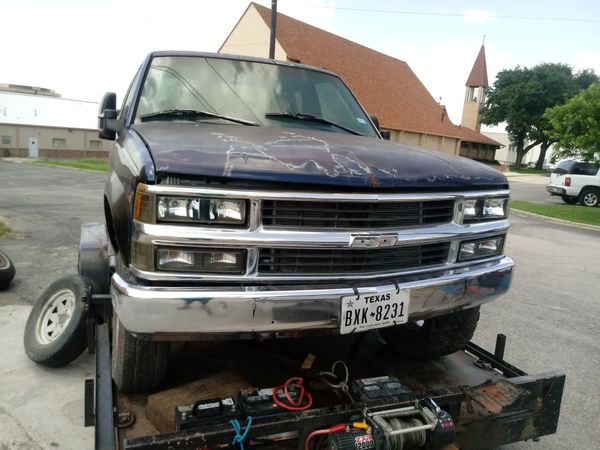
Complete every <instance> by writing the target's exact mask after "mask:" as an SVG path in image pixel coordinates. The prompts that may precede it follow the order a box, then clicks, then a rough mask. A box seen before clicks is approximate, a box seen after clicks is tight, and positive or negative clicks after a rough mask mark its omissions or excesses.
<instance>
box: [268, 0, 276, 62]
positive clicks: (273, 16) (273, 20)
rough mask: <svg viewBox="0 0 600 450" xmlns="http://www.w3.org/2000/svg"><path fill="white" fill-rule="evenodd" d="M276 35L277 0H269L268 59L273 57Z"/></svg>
mask: <svg viewBox="0 0 600 450" xmlns="http://www.w3.org/2000/svg"><path fill="white" fill-rule="evenodd" d="M276 36H277V0H271V41H270V42H269V59H275V37H276Z"/></svg>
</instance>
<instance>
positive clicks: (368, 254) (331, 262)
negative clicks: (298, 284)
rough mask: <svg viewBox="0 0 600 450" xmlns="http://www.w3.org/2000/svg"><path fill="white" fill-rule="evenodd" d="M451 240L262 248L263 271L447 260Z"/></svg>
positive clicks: (383, 267)
mask: <svg viewBox="0 0 600 450" xmlns="http://www.w3.org/2000/svg"><path fill="white" fill-rule="evenodd" d="M449 248H450V244H449V243H441V244H440V243H435V244H424V245H413V246H409V247H394V248H385V249H361V250H354V249H350V250H347V249H287V248H272V249H261V250H260V252H259V259H258V271H259V273H261V274H267V275H280V274H298V275H324V274H347V273H354V272H361V273H376V272H390V271H398V270H402V269H411V268H422V267H426V266H431V265H436V264H443V263H445V262H446V261H447V258H448V251H449Z"/></svg>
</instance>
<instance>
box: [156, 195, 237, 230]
mask: <svg viewBox="0 0 600 450" xmlns="http://www.w3.org/2000/svg"><path fill="white" fill-rule="evenodd" d="M157 202H158V206H157V208H156V213H157V216H156V217H157V221H159V222H197V223H215V224H223V223H224V224H240V225H241V224H243V223H244V222H245V221H246V202H245V201H244V200H228V199H213V198H201V197H193V198H190V197H166V196H165V197H163V196H158V197H157Z"/></svg>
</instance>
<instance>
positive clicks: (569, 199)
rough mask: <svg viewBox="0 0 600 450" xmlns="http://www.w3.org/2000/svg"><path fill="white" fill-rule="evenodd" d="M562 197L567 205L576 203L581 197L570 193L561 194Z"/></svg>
mask: <svg viewBox="0 0 600 450" xmlns="http://www.w3.org/2000/svg"><path fill="white" fill-rule="evenodd" d="M560 198H562V201H563V202H565V203H566V204H567V205H575V204H577V202H578V201H579V198H577V197H572V196H570V195H561V196H560Z"/></svg>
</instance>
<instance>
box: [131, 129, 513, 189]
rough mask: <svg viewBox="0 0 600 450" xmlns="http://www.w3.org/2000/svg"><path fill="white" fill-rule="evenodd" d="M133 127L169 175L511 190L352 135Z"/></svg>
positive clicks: (431, 155)
mask: <svg viewBox="0 0 600 450" xmlns="http://www.w3.org/2000/svg"><path fill="white" fill-rule="evenodd" d="M132 128H133V130H135V132H137V133H138V134H139V135H140V137H141V138H142V139H143V140H144V141H145V143H146V145H147V146H148V149H149V151H150V153H151V154H152V158H153V159H154V163H155V166H156V172H157V174H163V175H164V174H173V175H182V176H192V175H193V176H206V177H222V178H234V179H238V180H261V181H274V182H285V183H295V184H296V183H298V184H316V185H325V186H346V187H354V188H360V187H368V188H371V189H372V188H383V189H387V188H395V189H402V190H405V189H410V190H413V189H435V190H443V189H453V188H456V189H469V188H471V189H472V188H475V187H481V188H506V187H507V186H508V182H507V180H506V178H505V177H504V175H502V174H501V173H500V172H498V171H496V170H494V169H491V168H489V167H488V166H486V165H484V164H480V163H478V162H476V161H473V160H470V159H467V158H462V157H456V156H450V155H446V154H443V153H440V152H436V151H434V150H426V149H422V148H416V147H411V146H407V145H401V144H394V143H390V142H388V141H384V140H380V139H373V138H367V137H361V136H354V135H351V134H346V133H337V132H328V131H320V130H313V129H303V128H281V127H265V126H258V127H254V126H243V125H213V124H207V123H189V122H148V123H143V124H136V125H133V126H132Z"/></svg>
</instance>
